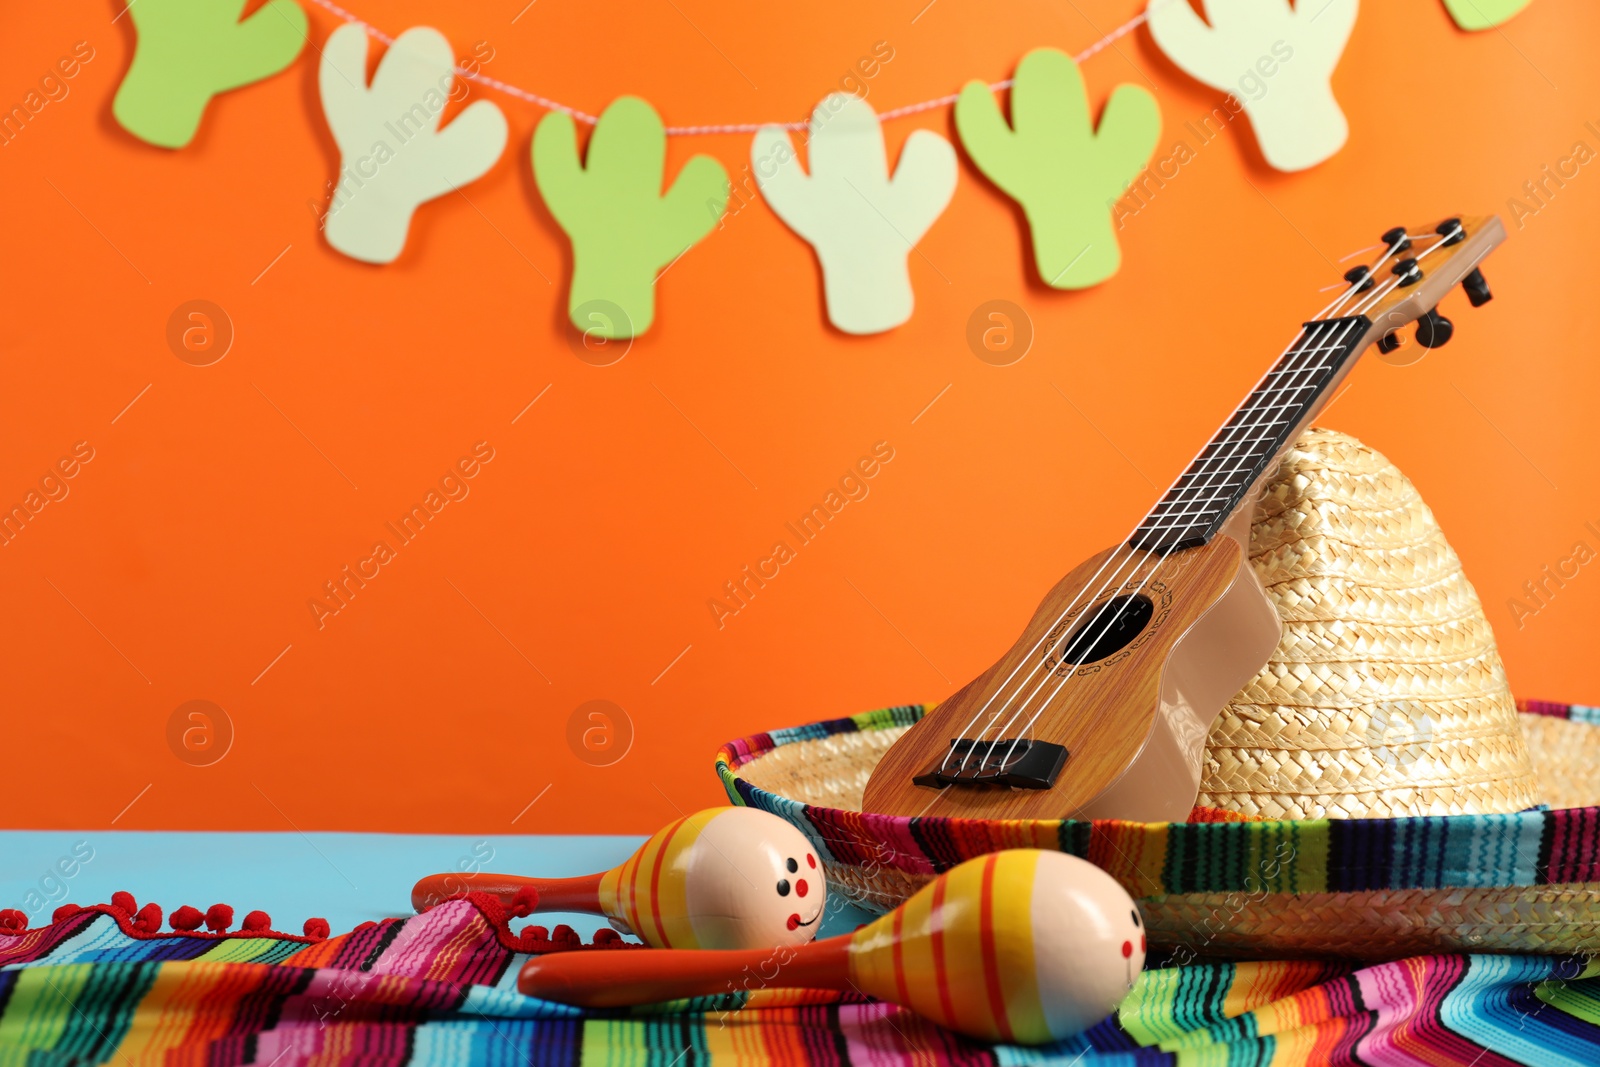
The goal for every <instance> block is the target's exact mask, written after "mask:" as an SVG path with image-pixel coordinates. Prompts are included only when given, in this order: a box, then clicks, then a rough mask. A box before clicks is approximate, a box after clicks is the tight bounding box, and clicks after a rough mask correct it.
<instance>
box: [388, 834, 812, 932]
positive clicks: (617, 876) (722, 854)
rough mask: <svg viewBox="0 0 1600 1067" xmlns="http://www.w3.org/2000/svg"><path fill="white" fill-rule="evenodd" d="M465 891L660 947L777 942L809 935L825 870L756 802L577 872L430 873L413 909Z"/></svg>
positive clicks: (799, 838) (800, 839) (807, 846)
mask: <svg viewBox="0 0 1600 1067" xmlns="http://www.w3.org/2000/svg"><path fill="white" fill-rule="evenodd" d="M468 891H477V892H481V893H488V894H490V895H491V896H494V897H496V898H498V899H499V900H500V903H502V904H504V905H505V906H506V907H507V908H510V909H512V911H513V913H514V914H518V915H526V914H528V913H529V912H533V911H580V912H589V913H591V914H596V915H604V916H605V917H606V918H607V919H609V920H610V921H611V925H612V926H614V927H617V928H618V929H619V930H622V931H623V932H624V933H631V934H637V935H638V936H639V938H640V939H641V940H643V941H644V942H645V943H646V944H649V945H652V946H654V947H656V948H681V949H692V948H713V949H746V948H775V947H778V946H780V945H798V944H802V943H804V942H806V941H810V940H811V939H812V938H813V937H815V936H816V933H817V922H818V920H819V919H821V917H822V912H823V909H824V908H825V907H826V906H827V902H828V890H827V885H826V883H825V882H824V881H823V875H822V867H821V865H820V864H819V863H818V862H817V855H816V852H815V850H814V849H813V848H812V846H811V843H810V842H809V841H807V840H806V837H805V835H804V834H802V833H801V832H800V831H799V830H797V829H795V828H794V827H793V826H791V825H790V824H789V823H787V822H785V821H784V820H782V819H780V818H778V817H777V816H776V815H771V814H768V813H767V812H764V811H761V810H760V809H758V808H708V809H707V810H705V811H700V812H696V813H695V814H693V815H689V816H686V817H685V818H682V819H678V820H677V821H675V822H672V823H668V824H667V825H666V826H664V827H662V828H661V829H660V830H658V831H656V833H655V834H654V836H652V837H651V838H650V840H648V841H646V842H645V843H644V844H643V845H641V846H639V850H638V851H637V852H635V853H634V854H633V855H632V856H630V857H629V858H628V859H627V860H625V861H624V862H623V864H622V865H621V866H620V867H616V868H613V869H612V870H609V871H606V872H604V873H603V874H591V875H584V876H582V877H579V878H524V877H520V876H518V875H511V874H488V873H481V874H430V875H428V876H427V877H426V878H423V879H422V880H421V881H419V882H418V883H417V884H416V885H415V886H414V887H413V888H412V890H411V903H412V906H413V907H415V908H416V909H417V910H418V911H423V910H425V909H427V908H429V907H431V906H433V905H434V904H437V903H439V902H441V901H443V900H448V899H450V898H451V897H456V896H461V895H462V894H463V893H465V892H468Z"/></svg>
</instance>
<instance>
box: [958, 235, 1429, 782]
mask: <svg viewBox="0 0 1600 1067" xmlns="http://www.w3.org/2000/svg"><path fill="white" fill-rule="evenodd" d="M1456 232H1459V231H1453V232H1452V233H1451V234H1449V235H1437V240H1436V242H1435V244H1434V245H1433V246H1431V247H1430V248H1429V249H1427V250H1426V251H1424V252H1423V253H1422V254H1421V255H1419V256H1418V257H1417V258H1418V259H1419V260H1420V259H1421V258H1423V257H1424V256H1426V255H1427V254H1428V253H1429V252H1432V251H1434V250H1435V249H1436V248H1438V247H1441V246H1442V245H1443V243H1444V242H1445V241H1446V240H1447V239H1449V238H1450V237H1453V236H1455V233H1456ZM1406 236H1407V237H1414V238H1421V237H1424V236H1436V235H1433V234H1426V235H1424V234H1407V235H1406ZM1371 247H1374V246H1369V248H1368V249H1363V250H1362V251H1369V250H1370V248H1371ZM1396 254H1397V253H1396V247H1395V246H1389V250H1388V251H1387V252H1385V254H1384V255H1383V256H1382V257H1381V258H1380V259H1379V260H1378V261H1377V263H1375V264H1374V265H1373V266H1372V267H1371V268H1369V269H1368V271H1367V274H1366V275H1365V277H1363V278H1361V279H1359V280H1358V281H1356V282H1353V283H1351V284H1350V285H1349V286H1348V288H1346V290H1345V292H1344V293H1343V294H1341V295H1340V296H1339V297H1337V298H1335V299H1334V300H1333V301H1330V302H1329V304H1328V305H1326V306H1325V307H1323V308H1322V310H1320V311H1318V312H1317V313H1316V315H1315V316H1313V319H1312V321H1313V322H1315V321H1319V320H1322V319H1323V317H1324V316H1329V317H1332V316H1333V315H1334V314H1335V313H1336V312H1338V311H1339V310H1340V309H1341V308H1342V307H1343V305H1344V304H1345V302H1346V301H1348V300H1349V299H1350V297H1351V296H1353V295H1355V294H1357V293H1358V292H1360V290H1361V288H1362V287H1363V286H1364V285H1366V283H1367V282H1368V281H1370V280H1371V279H1372V278H1374V277H1375V276H1376V274H1377V271H1378V269H1379V268H1381V267H1382V266H1383V265H1384V263H1386V262H1388V260H1389V259H1390V258H1391V257H1393V256H1394V255H1396ZM1348 258H1351V257H1348V256H1347V257H1346V259H1348ZM1399 281H1400V279H1398V278H1396V279H1393V280H1391V281H1390V282H1389V283H1388V284H1386V285H1384V286H1383V287H1382V288H1381V289H1380V290H1379V291H1378V292H1377V293H1374V294H1372V296H1371V297H1369V298H1368V300H1366V301H1365V302H1363V305H1362V307H1367V306H1371V304H1373V303H1375V302H1376V301H1377V300H1379V299H1381V298H1382V297H1383V296H1385V295H1387V293H1388V292H1390V291H1392V290H1393V289H1394V287H1395V286H1396V285H1398V284H1399ZM1309 325H1310V324H1309V323H1308V324H1307V326H1309ZM1306 329H1307V327H1302V328H1301V332H1300V333H1299V334H1298V335H1297V336H1296V337H1295V339H1294V340H1293V341H1291V342H1290V344H1289V347H1288V348H1287V349H1285V351H1284V353H1283V354H1282V355H1288V354H1289V353H1291V352H1293V350H1294V346H1295V345H1296V344H1299V343H1300V341H1301V340H1302V339H1306ZM1327 339H1328V337H1327V336H1322V337H1317V338H1315V340H1316V341H1318V342H1320V341H1324V340H1327ZM1316 347H1317V346H1316V345H1315V344H1311V345H1308V346H1307V347H1306V348H1305V349H1302V352H1301V353H1300V354H1301V355H1305V354H1320V353H1316V352H1315V351H1314V350H1315V349H1316ZM1282 355H1280V361H1281V359H1282ZM1274 368H1276V364H1274ZM1309 369H1310V368H1304V367H1302V368H1295V369H1293V370H1292V371H1291V370H1290V369H1288V368H1284V369H1273V370H1270V371H1268V372H1267V373H1266V374H1265V375H1263V376H1262V378H1261V379H1260V380H1259V381H1258V382H1257V385H1256V389H1255V390H1253V391H1252V393H1251V394H1250V396H1247V397H1246V399H1245V400H1244V401H1243V402H1241V403H1240V404H1239V406H1238V407H1236V408H1235V409H1234V412H1233V414H1232V415H1230V416H1229V421H1232V419H1234V418H1236V417H1237V416H1238V415H1239V414H1240V413H1241V412H1244V411H1245V409H1246V405H1248V404H1249V403H1250V402H1251V400H1252V399H1257V397H1256V392H1258V391H1259V390H1260V389H1261V386H1262V385H1263V384H1264V383H1265V382H1266V381H1267V380H1269V379H1271V378H1274V377H1277V376H1280V375H1284V374H1289V375H1290V376H1298V375H1300V374H1303V373H1305V372H1306V371H1308V370H1309ZM1320 369H1321V370H1325V369H1327V368H1320ZM1301 388H1304V386H1289V387H1281V388H1279V389H1277V390H1271V391H1268V393H1266V394H1263V395H1262V396H1261V397H1260V398H1259V399H1262V400H1264V399H1268V398H1270V396H1271V395H1272V393H1273V392H1280V393H1281V392H1284V391H1287V390H1295V391H1298V390H1299V389H1301ZM1284 406H1292V405H1288V404H1284V405H1273V406H1271V407H1266V408H1258V412H1257V413H1258V414H1259V415H1263V416H1264V415H1265V413H1266V411H1268V410H1276V409H1277V408H1278V407H1284ZM1260 425H1261V422H1260V419H1259V418H1258V419H1257V421H1256V423H1255V424H1253V425H1251V426H1245V425H1244V424H1243V423H1241V424H1240V425H1239V426H1235V427H1227V426H1225V427H1224V431H1223V433H1222V434H1221V435H1220V436H1221V438H1223V440H1222V441H1221V443H1223V444H1231V445H1233V446H1235V447H1234V448H1233V450H1232V452H1231V453H1229V454H1228V456H1227V458H1228V459H1230V460H1231V459H1232V458H1234V457H1236V456H1238V455H1239V452H1238V448H1237V445H1238V444H1241V443H1243V442H1242V439H1241V440H1240V441H1233V442H1229V441H1227V440H1226V438H1227V437H1228V436H1230V435H1232V434H1234V433H1237V432H1238V431H1240V430H1253V429H1256V428H1258V427H1259V426H1260ZM1268 425H1270V424H1268ZM1214 443H1217V441H1215V440H1214V441H1212V442H1208V443H1207V445H1206V446H1205V447H1203V448H1202V449H1201V450H1200V452H1199V453H1196V455H1195V457H1194V460H1191V462H1190V466H1191V467H1192V466H1193V465H1194V463H1195V461H1198V460H1199V458H1200V456H1201V455H1202V454H1203V453H1204V452H1205V448H1208V447H1211V445H1212V444H1214ZM1256 443H1259V441H1252V442H1250V447H1253V446H1254V444H1256ZM1222 455H1223V453H1222V450H1221V449H1219V451H1218V455H1217V456H1214V457H1212V460H1209V461H1207V465H1209V464H1210V463H1213V462H1215V461H1216V460H1217V459H1218V458H1221V457H1222ZM1187 473H1188V472H1187V469H1186V471H1185V475H1180V476H1179V478H1178V482H1181V481H1182V480H1183V477H1184V476H1186V475H1187ZM1197 473H1198V474H1202V475H1203V474H1205V465H1203V466H1202V468H1201V471H1200V472H1197ZM1215 474H1216V472H1212V473H1211V475H1210V476H1209V477H1210V479H1214V478H1215ZM1176 487H1177V482H1174V483H1173V487H1172V488H1174V489H1175V488H1176ZM1207 488H1210V485H1209V479H1208V484H1207ZM1164 499H1165V498H1163V500H1164ZM1218 499H1220V496H1213V497H1210V498H1206V499H1205V500H1203V501H1200V503H1202V504H1210V503H1214V502H1215V501H1216V500H1218ZM1161 503H1162V501H1157V503H1156V505H1155V506H1154V507H1152V508H1151V510H1150V511H1149V512H1147V513H1146V515H1145V518H1144V519H1143V520H1141V522H1140V527H1142V526H1143V525H1144V522H1145V521H1148V519H1149V518H1150V516H1152V515H1154V514H1155V512H1156V510H1157V509H1158V508H1159V507H1160V506H1161ZM1194 506H1195V505H1194V502H1191V503H1190V504H1188V505H1187V506H1186V507H1185V508H1184V509H1183V510H1182V511H1180V512H1179V513H1178V514H1177V515H1176V516H1175V518H1182V517H1183V516H1184V515H1185V514H1186V513H1187V512H1188V511H1189V510H1190V509H1192V508H1193V507H1194ZM1203 514H1204V513H1203V512H1202V513H1201V515H1203ZM1198 518H1199V516H1197V517H1196V520H1192V521H1191V522H1189V523H1188V524H1186V525H1185V527H1184V532H1185V533H1187V532H1188V530H1189V529H1190V528H1192V527H1193V526H1194V525H1196V521H1197V520H1198ZM1175 525H1176V524H1175V523H1173V524H1170V525H1169V527H1168V528H1169V529H1170V528H1174V527H1175ZM1135 532H1137V530H1136V531H1135ZM1138 556H1139V553H1138V551H1137V550H1135V549H1132V548H1126V550H1125V554H1124V555H1123V557H1122V559H1121V560H1120V561H1119V562H1118V563H1117V566H1116V567H1115V568H1114V575H1113V578H1112V579H1110V580H1109V581H1108V582H1107V583H1106V584H1105V585H1102V586H1101V587H1100V588H1099V590H1098V591H1097V592H1096V593H1095V594H1094V596H1093V597H1092V598H1091V601H1092V600H1094V599H1098V598H1099V596H1100V595H1101V594H1102V593H1104V592H1106V591H1107V590H1108V589H1110V588H1111V587H1112V586H1113V585H1114V584H1116V582H1117V576H1118V575H1120V572H1121V570H1122V568H1123V567H1124V566H1125V565H1126V564H1127V563H1128V562H1129V561H1130V560H1135V559H1137V558H1138ZM1116 559H1117V557H1116V556H1115V555H1113V556H1110V557H1108V558H1107V559H1106V561H1105V562H1104V563H1102V564H1101V567H1100V569H1099V570H1098V571H1097V572H1096V573H1095V574H1094V575H1093V576H1091V578H1090V579H1089V582H1088V583H1086V584H1085V586H1084V589H1085V590H1087V589H1089V588H1091V587H1093V585H1094V582H1095V581H1096V580H1097V579H1098V578H1099V577H1100V575H1102V574H1104V573H1105V570H1106V568H1107V567H1109V566H1111V564H1112V563H1113V561H1114V560H1116ZM1153 576H1154V571H1153V570H1152V572H1151V574H1149V575H1147V576H1146V578H1145V583H1147V582H1148V581H1149V579H1150V578H1151V577H1153ZM1143 586H1144V583H1141V585H1140V589H1141V590H1142V589H1143ZM1082 599H1083V596H1082V593H1080V594H1079V595H1078V596H1077V597H1075V598H1074V600H1073V602H1072V603H1070V604H1068V606H1067V608H1066V609H1065V610H1064V611H1063V612H1062V614H1061V616H1060V617H1058V618H1057V619H1056V621H1055V622H1054V623H1052V624H1051V626H1049V627H1047V628H1046V629H1045V632H1044V633H1043V634H1042V635H1041V637H1040V638H1039V640H1038V641H1036V642H1035V644H1034V646H1033V648H1032V649H1030V650H1029V652H1028V654H1027V655H1026V656H1025V657H1024V658H1023V659H1022V660H1019V662H1018V663H1017V665H1016V666H1015V667H1013V668H1012V670H1011V673H1010V674H1009V675H1008V676H1007V677H1006V679H1005V680H1004V681H1003V682H1002V683H1001V684H1000V686H998V687H997V688H996V690H995V692H994V693H992V694H991V695H990V697H989V698H988V700H986V701H985V702H984V704H983V705H982V706H980V707H979V708H978V710H977V712H976V713H975V714H974V715H973V717H972V719H971V720H970V721H969V722H968V723H967V725H966V726H965V727H964V728H963V729H962V730H961V732H960V733H959V734H957V736H958V737H962V736H966V735H967V734H968V733H969V732H970V731H971V729H972V727H973V726H975V725H977V723H978V721H979V720H980V719H981V718H982V717H983V714H984V712H985V711H987V710H988V708H989V707H990V706H992V705H993V703H994V701H995V699H996V698H997V697H999V696H1000V694H1001V693H1003V692H1005V691H1006V688H1007V686H1009V685H1010V683H1011V681H1012V679H1014V678H1015V677H1016V675H1017V672H1018V671H1019V670H1021V668H1022V664H1023V663H1025V662H1026V661H1027V660H1028V659H1030V658H1032V657H1033V655H1034V653H1036V652H1037V651H1038V650H1039V648H1040V646H1041V645H1043V644H1044V643H1045V641H1047V640H1049V637H1050V634H1051V632H1053V631H1054V630H1055V628H1056V626H1058V625H1059V624H1060V623H1061V622H1062V621H1063V620H1064V619H1067V618H1068V617H1070V616H1071V614H1072V613H1073V610H1074V609H1075V608H1076V607H1077V605H1078V603H1079V602H1080V601H1081V600H1082ZM1129 603H1130V604H1131V603H1132V601H1131V600H1130V601H1129ZM1127 606H1128V605H1124V607H1123V609H1122V610H1121V611H1119V612H1118V614H1117V616H1116V617H1115V618H1113V620H1112V623H1111V625H1112V626H1114V625H1115V624H1116V623H1117V622H1118V621H1120V619H1121V616H1122V613H1123V612H1125V611H1126V609H1127ZM1040 666H1042V662H1039V663H1035V666H1034V668H1033V669H1032V670H1031V671H1030V672H1029V673H1028V676H1027V677H1026V678H1024V679H1023V680H1022V682H1021V683H1020V684H1019V685H1018V687H1017V690H1016V692H1014V693H1012V694H1011V695H1010V696H1008V697H1007V699H1006V701H1005V703H1004V704H1002V705H1001V707H1000V709H999V710H998V711H997V712H995V714H994V715H993V716H992V717H991V718H990V720H989V722H988V723H987V724H986V725H985V726H984V729H983V730H982V732H981V733H980V734H979V736H978V737H977V738H976V739H975V740H978V741H981V740H982V739H983V738H985V737H987V736H988V734H989V732H990V730H992V729H993V728H994V727H995V725H996V724H997V723H999V720H1000V719H1001V717H1002V716H1004V715H1005V712H1006V710H1007V708H1009V707H1010V706H1011V703H1012V701H1013V700H1015V699H1016V697H1017V696H1018V695H1020V693H1021V690H1022V689H1023V688H1024V687H1026V686H1027V684H1028V682H1029V681H1031V680H1032V679H1033V677H1034V675H1035V674H1037V673H1038V670H1039V668H1040ZM1075 671H1076V665H1074V667H1073V671H1072V672H1069V673H1068V675H1067V676H1066V677H1065V678H1064V679H1063V680H1062V682H1061V684H1060V685H1058V686H1057V688H1056V690H1055V692H1053V693H1052V694H1051V699H1053V698H1054V696H1055V693H1056V692H1059V691H1060V689H1061V687H1062V686H1064V685H1065V684H1066V682H1067V681H1070V680H1071V677H1072V674H1073V673H1074V672H1075ZM1047 684H1048V678H1046V679H1045V680H1044V681H1042V682H1041V683H1040V685H1039V686H1038V687H1037V688H1036V689H1035V691H1034V693H1033V694H1030V695H1029V697H1028V698H1027V699H1025V700H1024V701H1023V703H1022V705H1021V707H1020V708H1019V709H1018V711H1017V712H1016V713H1014V714H1013V715H1012V717H1011V719H1010V720H1008V721H1007V722H1006V724H1005V725H1003V726H1002V727H1001V729H1000V731H999V733H998V735H997V736H996V741H997V742H998V741H999V740H1003V738H1004V734H1005V731H1006V729H1008V728H1009V727H1010V725H1011V723H1013V722H1015V721H1016V719H1017V718H1018V717H1019V716H1020V715H1021V712H1022V711H1024V710H1026V708H1027V706H1028V705H1029V704H1030V703H1032V698H1033V696H1034V695H1037V693H1038V692H1039V691H1040V690H1042V689H1043V687H1044V686H1045V685H1047ZM1046 703H1047V704H1048V701H1047V702H1046ZM1042 711H1043V707H1041V709H1040V711H1039V712H1036V713H1035V714H1034V716H1033V718H1032V719H1030V720H1029V722H1028V725H1027V727H1026V728H1025V729H1027V730H1031V729H1032V726H1033V723H1034V722H1035V721H1037V719H1038V717H1039V714H1041V713H1042ZM1019 740H1020V738H1019ZM1015 748H1016V742H1015V741H1014V742H1013V744H1012V748H1011V749H1010V750H1008V752H1007V754H1006V757H1005V759H1004V760H1003V761H1002V765H1003V764H1004V763H1005V762H1009V760H1010V759H1011V756H1012V754H1013V753H1014V752H1015ZM976 750H977V746H973V747H969V748H968V750H967V752H966V754H965V755H964V757H963V759H962V761H961V765H960V768H958V773H959V771H960V770H964V769H965V768H966V765H967V763H968V762H969V761H970V760H971V758H972V755H973V754H974V752H975V751H976ZM954 755H955V749H954V747H953V746H952V748H951V750H950V751H949V752H947V753H946V754H945V757H944V759H943V760H941V761H940V769H941V770H948V768H949V763H950V760H951V759H952V758H953V757H954Z"/></svg>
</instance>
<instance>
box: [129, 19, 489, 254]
mask: <svg viewBox="0 0 1600 1067" xmlns="http://www.w3.org/2000/svg"><path fill="white" fill-rule="evenodd" d="M140 2H141V3H144V2H147V0H140ZM454 67H455V53H453V52H452V51H451V50H450V42H449V41H447V40H445V37H444V35H443V34H442V33H440V32H439V31H438V30H435V29H432V28H431V27H428V26H415V27H412V28H411V29H409V30H407V31H406V32H404V33H402V34H401V35H400V36H399V37H398V38H396V39H395V42H394V44H392V45H390V46H389V50H388V51H387V52H385V53H384V55H383V58H382V59H381V60H379V62H378V69H377V71H376V72H375V73H374V74H373V75H372V85H371V87H370V88H369V87H368V85H367V34H366V31H365V30H364V29H362V27H360V26H357V25H355V24H353V23H347V24H345V25H343V26H341V27H339V28H338V29H337V30H334V31H333V34H332V35H331V36H330V37H329V38H328V42H327V44H326V45H324V46H323V49H322V66H321V69H320V71H319V77H318V83H319V85H320V88H321V93H322V110H323V114H324V115H326V116H327V119H328V128H329V129H330V130H332V131H333V139H334V140H335V141H337V142H338V144H339V184H338V187H337V188H336V189H335V190H334V194H333V203H332V204H330V205H329V207H328V213H327V221H326V226H325V233H326V235H327V238H328V243H329V244H330V245H332V246H333V247H334V248H336V249H338V250H339V251H340V252H343V253H344V254H345V255H347V256H349V257H351V258H352V259H360V260H365V261H366V262H368V263H389V262H392V261H393V260H394V259H395V258H396V257H398V256H399V255H400V250H401V249H402V248H404V247H405V243H406V232H407V230H408V229H409V228H410V226H411V215H412V213H413V212H415V211H416V209H417V206H418V205H419V204H422V203H424V202H425V201H428V200H432V199H434V198H435V197H438V196H442V195H444V194H445V193H448V192H450V191H451V190H453V189H455V188H457V187H459V186H462V185H466V184H467V183H469V182H472V181H475V180H476V179H478V178H480V177H482V176H483V173H484V172H485V171H487V170H488V169H489V168H490V167H492V166H494V163H495V160H497V159H499V158H500V154H501V153H502V152H503V151H505V147H506V118H505V115H504V114H502V113H501V111H500V109H499V108H498V107H496V106H495V105H494V104H491V103H490V102H489V101H487V100H479V101H476V102H475V103H472V104H469V105H468V106H467V107H466V108H465V109H463V110H462V112H461V113H460V114H459V115H457V116H456V117H455V119H454V120H452V121H451V123H450V125H448V126H446V127H444V128H443V129H440V128H439V120H440V117H441V116H442V115H443V113H444V108H445V104H446V103H447V102H448V101H449V100H450V99H451V89H452V83H453V81H454V77H455V75H454V73H453V71H454Z"/></svg>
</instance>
